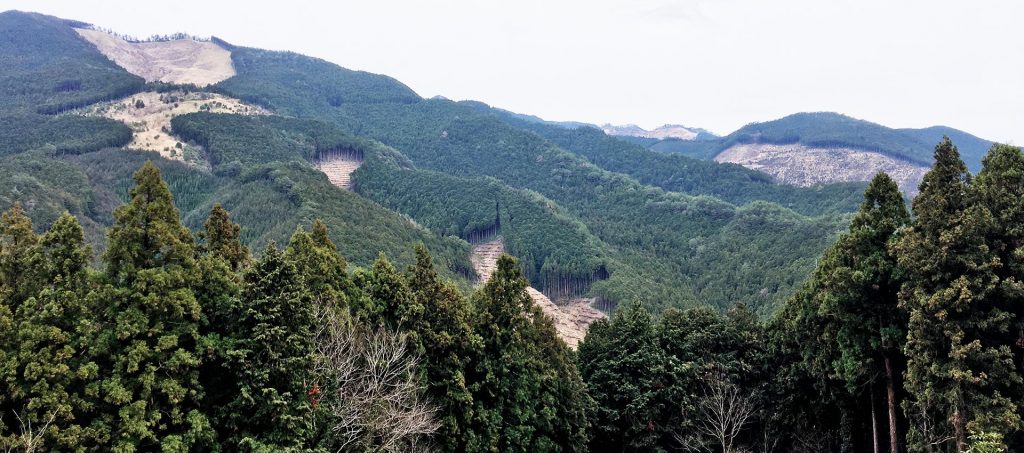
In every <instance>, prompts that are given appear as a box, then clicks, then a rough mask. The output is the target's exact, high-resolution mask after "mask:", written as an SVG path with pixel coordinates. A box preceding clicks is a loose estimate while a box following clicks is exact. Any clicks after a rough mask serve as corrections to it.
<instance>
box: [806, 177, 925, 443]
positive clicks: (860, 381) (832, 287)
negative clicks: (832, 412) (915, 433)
mask: <svg viewBox="0 0 1024 453" xmlns="http://www.w3.org/2000/svg"><path fill="white" fill-rule="evenodd" d="M909 221H910V215H909V214H908V213H907V209H906V205H905V204H904V201H903V197H902V195H901V194H900V191H899V187H898V186H897V185H896V182H895V181H893V180H892V178H890V177H889V176H888V175H886V174H885V173H879V174H878V175H877V176H875V178H874V179H872V181H871V184H869V185H868V188H867V190H866V191H865V193H864V202H863V203H862V204H861V207H860V210H859V212H858V213H857V215H856V216H855V217H854V219H853V221H852V222H851V224H850V229H849V232H848V233H846V234H844V235H843V236H842V237H840V238H839V240H838V241H837V242H836V244H835V245H833V246H832V250H830V251H829V252H828V253H826V254H825V256H824V257H823V259H822V260H821V262H820V263H819V267H818V269H819V271H818V273H817V275H818V277H819V278H818V279H817V280H816V281H817V286H816V291H817V298H818V299H819V300H820V302H821V305H820V307H819V310H820V313H821V316H822V317H823V324H822V329H823V330H824V333H823V335H824V339H825V341H835V343H836V345H837V346H838V354H837V355H836V356H835V357H834V358H833V362H832V368H833V370H834V372H835V374H836V376H838V378H839V379H840V380H841V381H842V382H843V383H845V385H846V387H847V389H848V390H849V391H850V392H851V394H852V396H853V397H854V398H855V399H856V400H858V401H864V402H865V403H866V404H867V405H868V407H869V408H870V412H871V425H870V427H871V430H872V432H873V437H874V438H875V441H878V438H879V437H881V436H879V435H878V433H879V432H880V431H882V430H881V429H880V428H879V422H878V419H879V418H880V417H879V416H878V415H877V413H876V408H875V405H876V401H877V398H876V396H877V395H876V388H879V385H878V384H879V382H881V384H883V385H882V388H884V395H885V397H884V398H885V401H886V408H887V409H886V411H885V412H886V414H887V418H888V424H887V426H888V429H887V431H888V433H889V435H888V439H889V442H888V443H889V449H890V451H892V452H897V451H898V450H899V445H900V444H902V436H901V434H900V432H899V430H898V427H897V424H898V416H897V408H898V407H899V403H898V402H897V401H896V400H897V389H898V382H897V378H898V376H899V375H901V374H902V370H901V368H902V363H903V361H904V359H903V357H902V352H901V350H902V347H903V342H904V339H905V338H906V333H905V326H906V324H907V321H906V316H905V314H904V312H903V311H902V310H901V309H900V308H899V289H900V284H901V282H900V277H899V275H898V271H897V269H896V258H895V257H894V256H893V255H892V253H891V252H890V251H889V250H888V248H887V245H888V243H889V242H890V241H891V240H892V239H893V237H894V235H895V234H896V232H897V231H899V230H900V228H903V227H904V226H905V225H906V224H907V223H909ZM877 393H878V394H881V393H882V391H879V392H877Z"/></svg>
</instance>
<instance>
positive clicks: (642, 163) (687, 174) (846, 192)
mask: <svg viewBox="0 0 1024 453" xmlns="http://www.w3.org/2000/svg"><path fill="white" fill-rule="evenodd" d="M506 121H509V122H510V124H512V125H514V126H517V127H521V128H524V129H526V130H529V131H532V132H534V133H536V134H538V135H540V136H542V137H544V138H545V139H547V140H551V141H552V142H554V143H555V144H557V145H558V146H560V147H562V148H563V149H565V150H568V151H571V152H573V153H576V154H579V155H581V156H583V157H586V158H587V160H589V161H590V162H593V163H594V164H595V165H597V166H599V167H601V168H603V169H605V170H608V171H613V172H618V173H622V174H626V175H629V176H632V177H634V178H636V179H637V181H639V182H640V183H642V184H649V185H652V186H655V187H660V188H662V189H665V190H667V191H672V192H682V193H687V194H691V195H711V196H715V197H718V198H721V199H722V200H723V201H727V202H729V203H733V204H745V203H749V202H751V201H755V200H761V201H770V202H774V203H778V204H780V205H782V206H786V207H788V208H790V209H792V210H794V211H796V212H799V213H802V214H805V215H821V214H827V213H841V212H849V211H852V210H854V208H855V206H856V203H857V196H858V194H859V193H860V192H861V191H862V190H863V187H864V186H863V184H861V183H843V184H829V185H823V186H819V187H812V188H803V187H795V186H788V185H781V184H776V183H775V181H774V179H773V178H772V177H771V176H769V175H767V174H765V173H762V172H759V171H755V170H750V169H747V168H744V167H742V166H740V165H734V164H720V163H718V162H713V161H710V160H698V159H694V158H690V157H686V156H681V155H666V154H663V153H658V152H654V151H650V150H646V149H643V147H641V146H637V145H634V144H630V143H628V142H626V141H624V140H620V139H619V138H618V137H610V136H607V135H605V134H604V132H601V130H599V129H596V128H593V127H580V128H576V129H567V128H564V127H557V126H551V125H545V124H537V123H523V122H516V121H514V120H506Z"/></svg>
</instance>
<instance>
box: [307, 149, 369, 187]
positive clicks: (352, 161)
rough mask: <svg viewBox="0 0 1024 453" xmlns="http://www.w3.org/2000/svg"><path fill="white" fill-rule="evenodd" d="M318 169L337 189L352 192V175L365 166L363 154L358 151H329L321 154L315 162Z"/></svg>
mask: <svg viewBox="0 0 1024 453" xmlns="http://www.w3.org/2000/svg"><path fill="white" fill-rule="evenodd" d="M314 164H315V165H316V168H318V169H320V171H322V172H324V174H325V175H327V179H328V180H330V181H331V184H334V185H335V186H337V187H340V188H342V189H345V190H352V189H353V185H352V173H353V172H355V171H356V170H357V169H358V168H359V166H360V165H362V164H363V154H362V153H361V152H356V151H347V150H340V151H329V152H325V153H321V154H320V156H319V158H318V159H317V160H316V162H314Z"/></svg>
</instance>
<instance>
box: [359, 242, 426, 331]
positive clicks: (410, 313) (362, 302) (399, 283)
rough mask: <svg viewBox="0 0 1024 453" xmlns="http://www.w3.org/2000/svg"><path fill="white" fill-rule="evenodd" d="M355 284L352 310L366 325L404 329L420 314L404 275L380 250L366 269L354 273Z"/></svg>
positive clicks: (421, 313)
mask: <svg viewBox="0 0 1024 453" xmlns="http://www.w3.org/2000/svg"><path fill="white" fill-rule="evenodd" d="M355 285H356V286H357V287H358V288H359V294H358V296H356V298H355V300H353V307H352V312H353V314H354V315H355V316H356V317H357V318H358V319H359V320H360V321H362V322H363V323H365V324H367V325H369V326H387V327H390V328H392V329H401V330H405V329H407V328H408V327H409V325H412V324H415V323H416V322H418V320H419V319H420V317H421V316H423V306H422V305H419V304H418V303H417V301H416V299H415V298H414V297H413V294H412V291H410V290H409V284H408V283H407V282H406V281H405V277H404V276H403V275H402V274H401V273H399V272H398V270H397V269H395V266H394V265H393V264H391V261H389V260H388V258H387V257H386V256H384V254H383V253H381V254H380V255H379V256H378V257H377V260H376V261H374V263H373V267H371V268H370V270H369V271H366V270H360V271H359V272H357V273H356V275H355Z"/></svg>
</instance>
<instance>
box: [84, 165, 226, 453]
mask: <svg viewBox="0 0 1024 453" xmlns="http://www.w3.org/2000/svg"><path fill="white" fill-rule="evenodd" d="M134 179H135V184H136V185H135V187H133V188H132V189H131V191H130V192H129V195H130V197H131V201H130V202H129V203H128V204H126V205H123V206H121V207H119V208H117V209H116V210H115V211H114V225H113V226H112V227H111V228H110V231H109V232H108V234H107V243H108V249H107V251H106V253H105V254H104V256H103V258H104V262H105V263H106V266H107V269H106V279H107V281H108V282H109V284H108V285H107V286H106V287H104V288H102V289H101V291H103V294H101V295H100V296H99V297H101V298H104V299H107V302H106V312H105V313H104V316H105V318H106V322H108V323H109V324H110V325H109V327H108V328H107V329H105V330H104V332H103V335H102V338H101V342H102V344H103V347H104V348H105V351H106V355H107V357H106V359H105V360H106V361H107V364H106V365H105V366H106V367H109V371H107V372H108V373H109V374H108V375H107V376H105V377H104V379H103V380H102V384H101V385H102V389H103V395H104V400H105V402H106V403H107V404H108V405H110V407H109V408H108V409H106V410H105V411H104V412H105V414H106V416H107V418H108V419H107V420H106V421H107V424H108V425H109V426H110V427H111V429H112V430H113V432H112V439H111V441H112V447H113V449H114V450H118V451H132V450H136V449H150V448H156V446H158V445H159V446H160V448H163V449H166V450H172V451H174V450H177V451H181V450H186V449H189V448H199V447H200V446H202V445H206V444H208V443H209V442H210V441H211V440H212V435H213V433H212V430H211V428H210V424H209V421H208V419H207V417H206V415H205V414H204V413H203V412H202V410H201V409H200V401H201V399H202V397H203V392H202V388H201V385H200V383H199V364H200V351H198V349H199V340H200V334H199V328H200V322H201V318H202V311H201V309H200V306H199V302H198V301H197V300H196V298H195V296H194V294H193V292H192V290H191V289H190V288H191V285H192V284H193V282H195V281H197V280H198V275H197V266H196V261H195V251H194V248H193V243H192V234H191V233H190V232H189V230H188V229H187V228H185V227H184V226H182V225H181V222H180V219H179V214H178V210H177V208H175V207H174V202H173V197H172V196H171V192H170V190H169V189H168V187H167V184H166V183H165V182H164V181H163V180H161V179H160V171H159V170H158V169H157V168H156V166H154V165H153V164H152V163H151V162H147V163H146V164H145V165H144V166H143V167H142V168H141V169H140V170H139V171H137V172H136V173H135V175H134Z"/></svg>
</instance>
